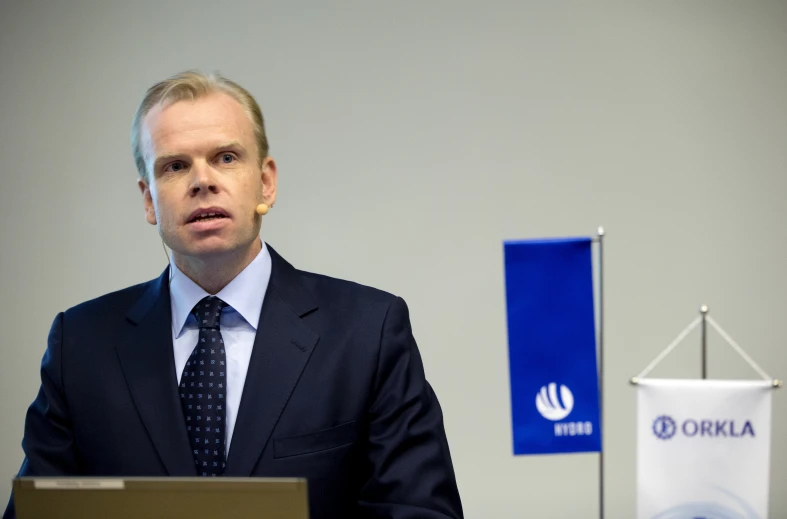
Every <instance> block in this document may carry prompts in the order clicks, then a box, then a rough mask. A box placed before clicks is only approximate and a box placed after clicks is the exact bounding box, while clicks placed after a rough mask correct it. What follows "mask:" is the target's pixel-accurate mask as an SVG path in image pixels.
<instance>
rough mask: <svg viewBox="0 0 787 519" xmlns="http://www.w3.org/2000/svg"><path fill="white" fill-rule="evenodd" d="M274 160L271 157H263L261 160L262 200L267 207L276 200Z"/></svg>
mask: <svg viewBox="0 0 787 519" xmlns="http://www.w3.org/2000/svg"><path fill="white" fill-rule="evenodd" d="M277 178H278V173H277V171H276V162H275V161H274V160H273V157H265V159H264V160H263V161H262V200H263V202H265V203H266V204H268V206H269V207H273V204H274V203H275V202H276V179H277Z"/></svg>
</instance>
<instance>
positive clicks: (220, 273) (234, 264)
mask: <svg viewBox="0 0 787 519" xmlns="http://www.w3.org/2000/svg"><path fill="white" fill-rule="evenodd" d="M261 250H262V241H261V240H259V239H257V240H256V241H254V243H253V244H252V245H251V246H250V247H248V248H247V249H244V250H242V251H234V252H229V253H225V254H222V255H219V256H211V257H209V258H204V257H203V258H197V257H194V256H184V255H181V254H178V253H176V252H174V251H173V252H172V259H173V260H174V262H175V265H177V267H178V268H179V269H180V271H181V272H183V274H185V275H186V277H188V278H189V279H191V280H192V281H193V282H194V283H196V284H197V285H199V286H200V287H201V288H202V289H203V290H204V291H205V292H207V293H208V294H211V295H215V294H217V293H219V292H220V291H221V289H223V288H224V287H226V286H227V285H228V284H229V283H230V281H232V280H233V279H235V277H236V276H237V275H238V274H240V273H241V272H243V269H245V268H246V267H248V266H249V263H251V262H252V261H254V258H256V257H257V254H259V253H260V251H261Z"/></svg>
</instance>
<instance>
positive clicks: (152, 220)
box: [137, 178, 158, 225]
mask: <svg viewBox="0 0 787 519" xmlns="http://www.w3.org/2000/svg"><path fill="white" fill-rule="evenodd" d="M137 185H138V186H139V191H140V192H141V193H142V201H143V203H144V204H145V219H146V220H147V221H148V223H149V224H150V225H156V224H157V223H158V222H157V220H156V208H155V207H153V195H152V194H151V193H150V186H149V185H148V183H147V181H146V180H145V179H144V178H140V179H139V181H137Z"/></svg>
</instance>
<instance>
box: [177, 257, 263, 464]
mask: <svg viewBox="0 0 787 519" xmlns="http://www.w3.org/2000/svg"><path fill="white" fill-rule="evenodd" d="M170 268H171V269H172V274H171V280H170V282H169V293H170V299H171V305H172V344H173V347H174V349H175V352H174V353H175V371H176V373H175V376H176V377H177V378H178V385H180V377H181V376H182V375H183V368H185V367H186V361H187V360H188V358H189V356H190V355H191V352H192V350H194V347H195V346H196V345H197V340H198V339H199V326H198V325H197V319H196V318H195V317H194V315H193V314H192V313H191V311H192V310H193V309H194V305H196V304H197V303H199V302H200V301H201V300H202V299H203V298H204V297H207V296H209V295H211V294H208V293H207V292H205V291H204V290H203V289H202V288H200V286H199V285H197V284H196V283H194V282H193V281H192V280H191V279H189V278H188V277H187V276H186V275H185V274H183V272H181V271H180V269H178V267H177V266H175V263H174V262H173V261H170ZM270 277H271V255H270V252H268V248H267V247H266V246H265V242H262V250H261V251H260V253H259V254H257V257H256V258H254V260H253V261H252V262H251V263H249V265H248V266H247V267H246V268H245V269H243V271H242V272H241V273H240V274H238V275H237V276H235V279H233V280H232V281H230V282H229V284H228V285H227V286H226V287H224V288H223V289H222V290H221V291H220V292H219V293H218V294H215V296H216V297H218V298H220V299H221V300H222V301H224V302H225V303H227V305H228V306H227V307H225V308H224V310H222V312H221V321H220V322H219V323H220V327H221V336H222V338H223V340H224V350H225V352H226V355H227V403H226V424H227V425H226V427H225V430H226V434H227V438H226V440H227V443H226V447H225V455H226V454H228V453H229V450H230V441H231V440H232V433H233V431H234V430H235V420H236V419H237V417H238V407H239V406H240V399H241V395H242V393H243V385H244V383H245V382H246V373H247V372H248V370H249V361H250V359H251V350H252V348H253V347H254V337H255V336H256V335H257V324H258V321H259V318H260V311H261V310H262V301H263V299H265V292H266V291H267V289H268V282H269V281H270ZM184 427H185V423H184Z"/></svg>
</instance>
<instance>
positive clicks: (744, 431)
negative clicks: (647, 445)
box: [653, 415, 755, 440]
mask: <svg viewBox="0 0 787 519" xmlns="http://www.w3.org/2000/svg"><path fill="white" fill-rule="evenodd" d="M678 433H680V434H681V435H682V436H685V437H687V438H696V437H702V438H742V437H744V436H750V437H752V438H754V437H755V432H754V426H753V425H752V423H751V421H750V420H744V421H743V425H741V421H740V420H739V421H738V422H737V423H736V422H735V420H695V419H693V418H687V419H686V420H683V421H682V422H680V423H678V422H677V421H676V420H675V419H674V418H672V417H671V416H667V415H661V416H659V417H657V418H656V419H655V420H653V434H654V435H655V436H656V438H658V439H660V440H669V439H671V438H673V437H674V436H675V435H676V434H678Z"/></svg>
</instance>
